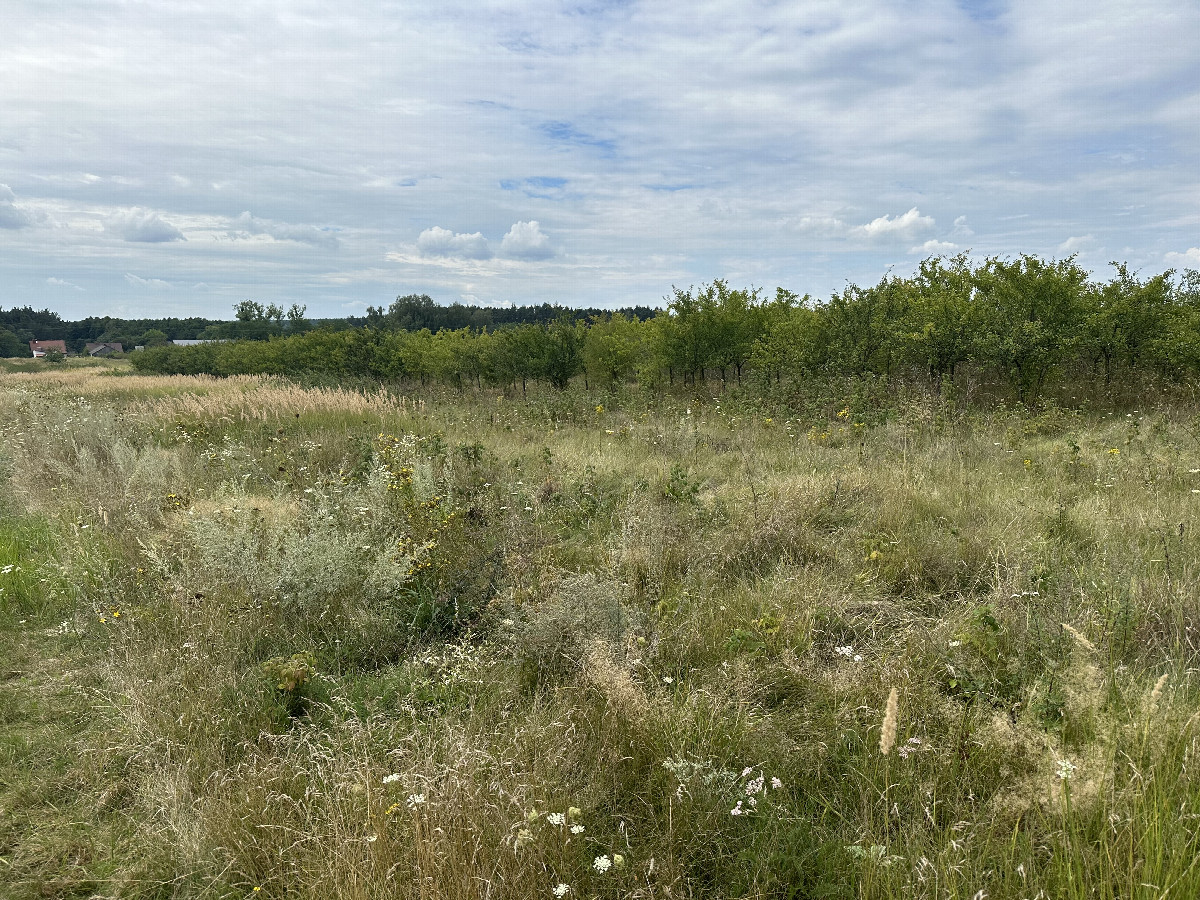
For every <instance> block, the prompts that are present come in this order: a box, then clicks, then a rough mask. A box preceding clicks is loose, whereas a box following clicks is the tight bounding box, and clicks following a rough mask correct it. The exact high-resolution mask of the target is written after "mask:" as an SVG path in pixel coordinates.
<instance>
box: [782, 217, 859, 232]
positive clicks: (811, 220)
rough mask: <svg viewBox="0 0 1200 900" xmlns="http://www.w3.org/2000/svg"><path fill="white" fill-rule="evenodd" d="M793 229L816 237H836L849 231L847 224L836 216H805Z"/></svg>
mask: <svg viewBox="0 0 1200 900" xmlns="http://www.w3.org/2000/svg"><path fill="white" fill-rule="evenodd" d="M793 227H794V228H795V229H796V230H797V231H802V232H804V233H805V234H809V235H813V236H814V237H836V236H838V235H842V234H845V233H846V231H847V230H848V229H847V227H846V223H845V222H843V221H842V220H841V219H839V218H837V217H836V216H803V217H801V218H800V219H799V220H797V221H796V222H795V223H794V225H793Z"/></svg>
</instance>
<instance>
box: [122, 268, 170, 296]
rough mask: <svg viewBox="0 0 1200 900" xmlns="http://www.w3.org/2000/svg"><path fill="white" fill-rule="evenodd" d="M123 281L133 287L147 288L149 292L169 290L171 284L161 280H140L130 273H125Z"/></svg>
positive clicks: (140, 278)
mask: <svg viewBox="0 0 1200 900" xmlns="http://www.w3.org/2000/svg"><path fill="white" fill-rule="evenodd" d="M125 280H126V281H128V282H129V283H130V284H132V285H133V286H134V287H140V288H149V289H151V290H159V291H161V290H170V288H171V283H170V282H168V281H163V280H162V279H161V278H142V277H140V276H138V275H134V274H133V273H132V272H126V273H125Z"/></svg>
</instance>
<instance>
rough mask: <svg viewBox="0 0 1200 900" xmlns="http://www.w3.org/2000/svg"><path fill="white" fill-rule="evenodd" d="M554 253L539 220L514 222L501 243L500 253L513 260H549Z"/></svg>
mask: <svg viewBox="0 0 1200 900" xmlns="http://www.w3.org/2000/svg"><path fill="white" fill-rule="evenodd" d="M554 252H555V251H554V248H553V247H551V246H550V238H549V237H548V236H547V235H546V234H545V233H544V232H543V231H542V228H541V226H540V225H539V224H538V221H537V219H531V220H530V221H528V222H514V223H513V226H512V228H510V229H508V234H506V235H504V239H503V240H502V241H501V242H500V253H501V254H502V255H504V256H508V257H511V258H512V259H549V258H550V257H552V256H554Z"/></svg>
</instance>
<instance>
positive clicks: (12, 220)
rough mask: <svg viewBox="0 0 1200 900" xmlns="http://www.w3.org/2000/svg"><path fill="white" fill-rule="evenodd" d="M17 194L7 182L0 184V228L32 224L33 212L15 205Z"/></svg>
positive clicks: (33, 219)
mask: <svg viewBox="0 0 1200 900" xmlns="http://www.w3.org/2000/svg"><path fill="white" fill-rule="evenodd" d="M16 199H17V195H16V194H14V193H13V192H12V188H10V187H9V186H8V185H7V184H0V228H24V227H25V226H27V225H32V224H34V221H35V217H34V215H33V213H31V212H29V211H28V210H25V209H22V208H21V207H19V206H17V205H16Z"/></svg>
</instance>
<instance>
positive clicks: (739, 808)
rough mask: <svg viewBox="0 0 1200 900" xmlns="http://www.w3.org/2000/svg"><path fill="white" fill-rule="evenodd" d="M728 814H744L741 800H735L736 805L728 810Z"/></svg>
mask: <svg viewBox="0 0 1200 900" xmlns="http://www.w3.org/2000/svg"><path fill="white" fill-rule="evenodd" d="M729 814H730V815H731V816H744V815H745V814H746V811H745V810H744V809H742V801H741V800H739V801H738V802H737V806H735V807H734V808H733V809H731V810H730V811H729Z"/></svg>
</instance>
